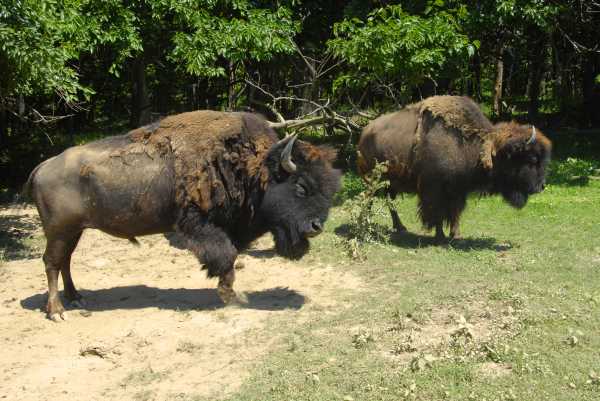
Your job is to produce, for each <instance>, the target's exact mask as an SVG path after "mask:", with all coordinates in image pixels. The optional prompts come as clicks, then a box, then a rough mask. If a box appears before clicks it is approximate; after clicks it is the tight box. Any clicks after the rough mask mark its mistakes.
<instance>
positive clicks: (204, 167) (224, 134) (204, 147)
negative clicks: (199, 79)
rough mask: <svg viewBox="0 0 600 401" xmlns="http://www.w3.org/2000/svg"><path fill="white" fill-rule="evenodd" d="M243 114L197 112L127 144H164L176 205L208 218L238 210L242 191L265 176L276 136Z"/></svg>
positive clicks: (156, 127)
mask: <svg viewBox="0 0 600 401" xmlns="http://www.w3.org/2000/svg"><path fill="white" fill-rule="evenodd" d="M253 118H254V120H256V121H254V120H253V121H252V124H249V123H248V121H247V120H248V119H251V117H249V115H247V114H245V113H225V112H218V111H210V110H202V111H193V112H188V113H182V114H177V115H173V116H169V117H166V118H164V119H163V120H161V121H160V122H159V123H158V124H156V125H154V126H152V127H151V129H146V130H145V131H141V132H135V131H134V132H132V134H134V133H135V135H131V137H132V139H133V140H134V141H135V140H143V141H144V142H145V143H151V144H156V145H157V146H159V144H163V143H167V142H168V144H169V153H170V154H171V156H172V158H173V167H174V170H175V177H176V182H177V189H176V198H177V201H178V202H179V203H180V204H188V203H193V204H195V205H196V206H198V207H199V208H200V209H201V210H203V211H205V212H208V211H209V210H211V209H213V208H215V207H221V208H222V207H227V206H234V204H235V205H237V206H241V205H242V204H243V203H244V202H245V200H246V199H245V198H246V189H247V187H248V185H250V184H251V181H253V180H254V179H259V180H260V179H261V178H262V176H264V175H265V172H264V171H262V170H263V168H262V167H263V163H262V161H263V160H264V158H265V157H266V154H267V152H268V149H269V148H270V145H272V143H274V141H275V138H276V135H275V133H274V132H271V130H270V128H268V126H267V124H266V123H265V122H264V120H262V119H260V118H258V117H253Z"/></svg>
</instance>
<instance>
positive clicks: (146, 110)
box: [129, 55, 152, 128]
mask: <svg viewBox="0 0 600 401" xmlns="http://www.w3.org/2000/svg"><path fill="white" fill-rule="evenodd" d="M132 84H133V85H132V89H131V119H130V121H129V124H130V125H131V127H132V128H136V127H139V126H141V125H145V124H148V123H150V121H151V114H150V113H151V111H152V107H151V104H150V96H149V93H148V87H147V85H146V63H145V61H144V56H143V55H139V56H138V57H137V58H136V59H135V60H133V65H132Z"/></svg>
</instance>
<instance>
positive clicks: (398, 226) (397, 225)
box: [388, 190, 407, 233]
mask: <svg viewBox="0 0 600 401" xmlns="http://www.w3.org/2000/svg"><path fill="white" fill-rule="evenodd" d="M388 195H389V199H388V208H389V210H390V216H392V225H393V226H394V231H396V232H397V233H404V232H406V231H407V229H406V226H405V225H404V224H402V221H401V220H400V216H398V211H397V210H396V208H395V207H394V204H393V203H392V201H393V200H395V199H396V195H397V193H396V192H395V191H393V190H390V192H389V193H388Z"/></svg>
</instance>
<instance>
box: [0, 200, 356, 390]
mask: <svg viewBox="0 0 600 401" xmlns="http://www.w3.org/2000/svg"><path fill="white" fill-rule="evenodd" d="M0 222H1V224H2V227H1V229H3V230H5V232H8V233H9V234H10V235H11V236H12V238H14V237H15V235H17V236H18V235H20V236H31V235H32V234H33V235H36V234H40V233H41V231H40V226H39V221H38V220H37V212H36V211H35V209H33V208H2V209H0ZM7 230H8V231H7ZM10 230H12V232H10ZM15 230H16V232H15ZM139 240H140V242H141V244H142V245H141V246H140V247H136V246H134V245H132V244H130V243H129V242H128V241H126V240H122V239H118V238H113V237H110V236H108V235H106V234H103V233H101V232H99V231H96V230H87V231H86V232H84V235H83V237H82V239H81V241H80V243H79V246H78V247H77V249H76V251H75V253H74V254H73V260H72V271H73V277H74V281H75V285H76V286H77V287H78V289H79V290H80V292H81V293H82V295H83V296H84V297H85V299H86V301H87V306H86V308H85V309H71V310H69V312H68V320H67V321H65V322H61V323H54V322H52V321H50V320H48V319H46V317H45V313H44V311H43V308H44V306H45V302H46V292H47V285H46V277H45V274H44V268H43V263H42V260H41V258H40V257H38V256H37V255H36V256H35V258H24V257H22V256H15V257H9V258H6V260H4V261H2V260H0V282H1V283H2V291H0V350H1V355H2V356H1V357H0V399H7V400H11V401H19V400H28V401H29V400H53V401H59V400H74V399H81V400H117V399H118V400H125V399H134V400H153V399H160V400H164V399H176V400H188V399H193V398H196V397H207V398H209V399H211V398H218V397H221V396H223V395H226V394H229V393H231V392H233V391H235V390H236V389H238V388H239V386H240V385H241V383H242V382H243V381H244V380H245V379H246V378H248V376H249V375H250V374H251V370H252V368H253V366H256V364H258V363H260V362H261V360H262V359H263V358H264V357H265V356H266V355H267V354H268V352H269V351H270V350H272V349H274V348H276V347H278V346H280V345H281V344H282V340H283V336H284V335H285V333H282V332H281V331H278V330H274V329H273V328H274V327H277V326H278V324H284V323H289V322H302V321H308V320H310V319H311V317H312V316H317V315H318V314H323V313H335V311H336V310H338V308H340V307H343V306H344V305H343V304H339V301H337V300H339V299H340V297H338V296H337V294H339V293H346V292H348V291H360V287H361V282H360V281H359V279H358V278H357V277H355V276H353V275H351V274H349V273H344V272H340V271H339V270H334V269H333V268H332V267H330V266H324V265H306V262H302V261H300V262H289V261H286V260H284V259H282V258H280V257H278V256H276V255H275V254H274V252H273V251H272V241H271V238H270V236H265V237H263V238H261V239H259V240H258V241H257V242H256V243H255V245H254V246H253V247H252V248H251V249H250V250H249V251H248V252H247V253H246V254H244V255H242V256H241V257H240V260H241V261H242V262H243V264H244V268H243V269H240V270H238V271H237V280H236V284H235V288H236V290H237V291H238V292H239V293H240V292H241V293H243V294H244V295H245V296H246V298H247V301H248V302H247V304H246V305H244V306H241V307H240V306H227V307H224V306H223V305H222V303H221V302H220V301H219V299H218V297H217V294H216V291H215V287H216V280H209V279H207V278H206V276H205V273H204V272H202V271H201V270H200V268H199V264H198V262H197V261H196V259H195V258H194V257H193V256H192V255H191V253H189V252H188V251H186V250H183V249H180V247H179V243H180V241H178V239H177V238H176V237H173V236H170V237H169V238H167V237H166V236H163V235H155V236H148V237H142V238H139ZM15 244H16V242H15ZM15 246H16V245H15ZM40 251H43V243H42V249H41V250H40ZM9 254H10V249H9Z"/></svg>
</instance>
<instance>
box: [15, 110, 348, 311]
mask: <svg viewBox="0 0 600 401" xmlns="http://www.w3.org/2000/svg"><path fill="white" fill-rule="evenodd" d="M334 158H335V152H334V151H333V150H331V149H330V148H327V147H316V146H312V145H310V144H308V143H305V142H302V141H296V138H295V136H290V137H286V138H284V139H283V140H280V141H278V138H277V135H276V134H275V132H274V131H273V130H272V129H271V128H270V127H269V124H268V123H267V121H266V120H264V119H263V118H261V117H259V116H256V115H253V114H249V113H222V112H214V111H196V112H190V113H184V114H179V115H174V116H171V117H167V118H165V119H163V120H162V121H160V122H158V123H156V124H153V125H150V126H146V127H143V128H139V129H136V130H133V131H131V132H129V133H127V134H125V135H122V136H115V137H111V138H107V139H104V140H100V141H97V142H93V143H89V144H87V145H83V146H76V147H73V148H70V149H67V150H66V151H65V152H63V153H62V154H60V155H58V156H56V157H53V158H51V159H49V160H46V161H45V162H43V163H41V164H40V165H39V166H37V167H36V168H35V170H34V171H33V172H32V173H31V175H30V177H29V180H28V182H27V184H26V187H25V189H26V191H27V192H29V194H30V196H31V197H32V198H33V200H34V201H35V204H36V206H37V209H38V212H39V215H40V218H41V220H42V225H43V228H44V233H45V235H46V239H47V244H46V250H45V252H44V256H43V260H44V263H45V266H46V275H47V278H48V304H47V312H48V316H49V317H50V318H51V319H52V320H59V319H60V318H64V308H63V305H62V303H61V301H60V299H59V297H58V276H59V272H60V273H61V275H62V279H63V283H64V295H65V298H66V299H67V300H68V301H70V302H77V301H79V300H80V299H81V296H80V295H79V293H78V292H77V290H76V289H75V286H74V284H73V280H72V278H71V272H70V259H71V254H72V252H73V250H74V249H75V247H76V246H77V242H78V241H79V238H80V236H81V233H82V231H83V230H84V229H85V228H96V229H99V230H102V231H104V232H106V233H108V234H111V235H114V236H117V237H122V238H127V239H130V240H131V241H134V242H135V237H136V236H141V235H147V234H155V233H163V232H168V231H173V230H176V231H178V232H180V233H182V234H183V236H184V237H185V238H186V240H187V241H188V247H189V249H190V250H191V251H192V252H193V253H194V254H195V255H196V256H197V257H198V259H199V260H200V262H202V263H203V264H204V268H205V269H206V270H207V274H208V276H209V277H219V284H218V294H219V296H220V297H221V299H222V300H223V302H225V303H228V302H229V301H231V300H233V299H234V298H235V292H234V291H233V282H234V270H233V265H234V261H235V259H236V257H237V254H238V252H239V251H240V250H242V249H244V248H245V247H247V245H248V244H249V243H250V242H251V241H252V240H254V239H255V238H257V237H259V236H260V235H262V234H264V233H266V232H267V231H270V232H271V233H272V234H273V236H274V239H275V245H276V250H277V252H278V253H279V254H281V255H283V256H285V257H288V258H300V257H301V256H302V255H304V254H305V253H306V252H307V251H308V248H309V243H308V238H309V237H312V236H314V235H317V234H319V233H320V232H321V231H322V229H323V223H324V222H325V219H326V218H327V214H328V211H329V208H330V207H331V200H332V197H333V195H334V193H335V192H336V191H337V189H338V188H339V179H340V173H339V171H338V170H335V169H333V168H332V165H331V163H332V161H333V160H334Z"/></svg>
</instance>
